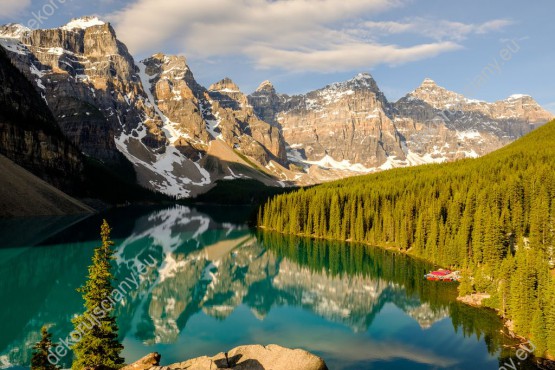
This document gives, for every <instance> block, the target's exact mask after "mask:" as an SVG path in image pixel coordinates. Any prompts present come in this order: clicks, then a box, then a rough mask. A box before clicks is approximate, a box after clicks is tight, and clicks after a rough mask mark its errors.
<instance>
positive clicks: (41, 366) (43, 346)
mask: <svg viewBox="0 0 555 370" xmlns="http://www.w3.org/2000/svg"><path fill="white" fill-rule="evenodd" d="M40 334H41V339H40V341H39V342H37V343H36V344H35V346H34V347H33V348H34V349H35V350H34V352H33V357H31V370H58V369H59V367H58V366H56V365H54V364H51V363H50V361H48V351H49V350H50V349H51V348H52V347H54V344H53V343H52V334H51V333H49V332H48V329H47V328H46V326H43V327H42V328H41V329H40Z"/></svg>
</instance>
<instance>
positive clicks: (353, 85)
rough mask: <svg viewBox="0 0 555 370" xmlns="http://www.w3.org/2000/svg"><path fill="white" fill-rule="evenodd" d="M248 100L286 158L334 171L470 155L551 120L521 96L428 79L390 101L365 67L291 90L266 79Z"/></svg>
mask: <svg viewBox="0 0 555 370" xmlns="http://www.w3.org/2000/svg"><path fill="white" fill-rule="evenodd" d="M249 101H250V103H251V104H252V105H253V107H254V110H255V112H256V113H257V114H258V115H259V116H260V117H262V118H264V119H265V120H267V121H268V122H271V123H272V124H274V125H275V126H277V127H279V128H280V130H281V131H282V132H283V136H284V138H285V140H286V142H287V145H288V158H289V159H290V160H291V161H292V162H293V163H296V164H299V165H300V166H302V167H304V168H305V169H306V170H307V171H308V172H309V173H310V172H311V170H312V171H313V173H314V170H315V168H314V165H317V166H318V168H319V169H322V168H324V169H327V170H328V173H329V172H330V171H332V173H334V175H339V176H341V175H343V176H344V175H347V174H349V173H351V174H352V173H361V172H362V173H364V172H373V171H377V170H383V169H388V168H392V167H402V166H409V165H416V164H423V163H431V162H443V161H450V160H455V159H460V158H466V157H476V156H479V155H483V154H486V153H488V152H490V151H492V150H495V149H498V148H500V147H501V146H503V145H505V144H507V143H508V142H510V141H513V140H515V139H516V138H518V137H520V136H522V135H524V134H525V133H527V132H529V131H531V130H532V129H534V128H535V127H537V126H538V125H541V124H544V123H546V122H548V121H549V120H551V119H552V118H553V115H552V114H551V113H549V112H547V111H546V110H544V109H543V108H542V107H541V106H539V105H538V103H536V102H535V101H534V100H533V99H532V98H531V97H529V96H526V95H513V96H511V97H509V98H508V99H506V100H501V101H497V102H495V103H487V102H482V101H477V100H471V99H467V98H465V97H464V96H462V95H460V94H457V93H454V92H451V91H448V90H446V89H444V88H442V87H440V86H438V85H437V84H436V83H435V82H434V81H432V80H430V79H425V80H424V82H423V83H422V85H421V86H420V87H418V88H417V89H416V90H414V91H413V92H411V93H409V94H407V95H406V96H405V97H403V98H401V99H400V100H399V101H397V102H395V103H391V102H388V101H387V99H386V98H385V96H384V94H383V93H382V92H381V91H380V89H379V88H378V86H377V84H376V82H375V81H374V79H373V78H372V77H371V76H370V75H369V74H364V73H363V74H359V75H357V76H356V77H355V78H353V79H351V80H349V81H346V82H342V83H335V84H332V85H329V86H326V87H325V88H323V89H320V90H316V91H312V92H309V93H307V94H305V95H297V96H287V95H284V94H278V93H277V92H276V90H275V88H274V87H273V86H272V84H271V83H270V82H268V81H265V82H264V83H262V84H261V85H260V87H259V88H258V89H257V90H256V91H255V92H254V93H253V94H251V95H250V96H249ZM322 173H323V172H322V171H320V172H319V175H321V174H322ZM315 177H318V174H317V175H316V176H315Z"/></svg>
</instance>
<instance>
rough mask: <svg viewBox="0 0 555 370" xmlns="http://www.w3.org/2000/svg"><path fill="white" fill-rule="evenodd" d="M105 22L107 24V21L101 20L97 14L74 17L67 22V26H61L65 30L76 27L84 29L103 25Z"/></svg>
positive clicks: (71, 29)
mask: <svg viewBox="0 0 555 370" xmlns="http://www.w3.org/2000/svg"><path fill="white" fill-rule="evenodd" d="M105 24H106V22H103V21H101V20H100V19H99V18H98V17H96V16H86V17H81V18H74V19H72V20H71V21H70V22H69V23H68V24H66V25H65V26H63V27H61V28H62V29H63V30H66V31H73V30H75V29H81V30H84V29H87V28H89V27H94V26H103V25H105Z"/></svg>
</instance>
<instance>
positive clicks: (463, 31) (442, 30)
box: [364, 18, 513, 41]
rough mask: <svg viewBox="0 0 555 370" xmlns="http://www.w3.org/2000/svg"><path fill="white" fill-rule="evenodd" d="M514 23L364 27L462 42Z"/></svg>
mask: <svg viewBox="0 0 555 370" xmlns="http://www.w3.org/2000/svg"><path fill="white" fill-rule="evenodd" d="M512 23H513V22H512V21H510V20H508V19H494V20H491V21H487V22H484V23H481V24H468V23H461V22H451V21H446V20H434V19H425V18H414V19H410V20H407V21H405V22H392V21H385V22H374V21H369V22H365V23H364V26H366V28H367V29H368V30H369V31H371V32H381V33H382V34H390V35H391V34H402V33H411V34H416V35H421V36H425V37H428V38H431V39H435V40H456V41H462V40H464V39H466V38H467V37H468V36H470V35H473V34H485V33H488V32H491V31H499V30H501V29H503V28H505V27H507V26H509V25H511V24H512Z"/></svg>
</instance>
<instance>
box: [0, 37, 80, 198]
mask: <svg viewBox="0 0 555 370" xmlns="http://www.w3.org/2000/svg"><path fill="white" fill-rule="evenodd" d="M0 86H1V87H2V88H1V89H0V154H3V155H5V156H6V157H8V158H9V159H11V160H12V161H14V162H15V163H17V164H18V165H20V166H22V167H24V168H26V169H28V170H29V171H31V172H33V173H34V174H35V175H37V176H39V177H40V178H42V179H43V180H45V181H47V182H49V183H50V184H52V185H54V186H56V187H58V188H60V189H63V190H65V191H71V190H74V189H73V188H74V185H75V181H74V180H75V179H76V178H77V179H78V178H80V177H81V176H82V171H83V164H82V162H81V158H80V153H79V151H78V150H77V149H76V148H75V147H74V146H72V145H71V144H70V143H69V142H68V141H67V140H66V139H65V137H64V135H63V134H62V132H61V131H60V129H59V128H58V126H57V125H56V121H55V119H54V117H53V116H52V114H51V113H50V111H49V110H48V107H47V106H46V104H45V102H44V101H43V100H42V99H41V97H40V95H39V94H37V93H36V92H35V90H34V88H33V86H32V85H31V83H30V82H29V81H28V80H27V79H26V78H25V77H24V76H23V75H22V74H21V73H20V72H19V70H18V69H17V68H16V67H15V66H14V65H12V63H11V61H10V59H9V58H8V56H7V55H6V53H5V51H4V49H2V48H1V47H0Z"/></svg>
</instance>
